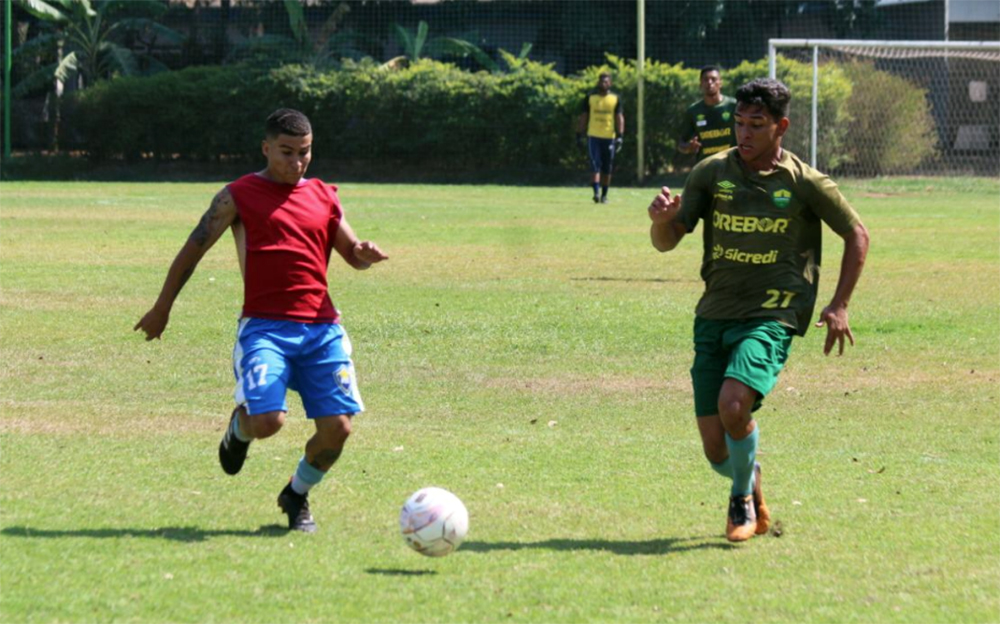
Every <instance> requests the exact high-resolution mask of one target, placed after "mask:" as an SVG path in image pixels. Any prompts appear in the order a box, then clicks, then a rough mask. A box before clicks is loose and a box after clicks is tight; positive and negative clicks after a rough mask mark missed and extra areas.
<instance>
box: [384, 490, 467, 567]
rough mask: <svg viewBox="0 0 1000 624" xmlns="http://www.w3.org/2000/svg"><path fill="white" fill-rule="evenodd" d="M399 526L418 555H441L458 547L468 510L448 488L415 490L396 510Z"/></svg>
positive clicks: (462, 537) (465, 527) (463, 537)
mask: <svg viewBox="0 0 1000 624" xmlns="http://www.w3.org/2000/svg"><path fill="white" fill-rule="evenodd" d="M399 530H400V532H401V533H402V534H403V539H404V540H406V544H407V545H408V546H409V547H410V548H412V549H413V550H415V551H417V552H418V553H420V554H421V555H426V556H428V557H444V556H445V555H447V554H448V553H450V552H452V551H454V550H455V549H456V548H458V546H459V544H461V543H462V540H464V539H465V534H466V533H468V532H469V512H468V511H466V509H465V505H463V504H462V501H460V500H459V499H458V497H457V496H455V495H454V494H452V493H451V492H449V491H448V490H445V489H442V488H437V487H426V488H423V489H420V490H417V491H416V492H414V493H413V496H411V497H410V498H408V499H407V501H406V503H404V504H403V509H402V511H400V512H399Z"/></svg>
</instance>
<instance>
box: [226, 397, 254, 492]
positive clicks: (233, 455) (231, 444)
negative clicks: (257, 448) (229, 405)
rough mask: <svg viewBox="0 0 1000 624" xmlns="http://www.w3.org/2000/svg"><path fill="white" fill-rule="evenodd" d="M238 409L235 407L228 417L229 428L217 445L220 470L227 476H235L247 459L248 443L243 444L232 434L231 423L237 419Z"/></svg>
mask: <svg viewBox="0 0 1000 624" xmlns="http://www.w3.org/2000/svg"><path fill="white" fill-rule="evenodd" d="M239 412H240V407H239V406H236V409H234V410H233V415H232V416H230V417H229V426H227V427H226V433H225V434H224V435H223V436H222V442H220V443H219V463H220V464H221V465H222V470H223V471H225V473H226V474H228V475H234V474H237V473H238V472H239V471H240V470H241V469H242V468H243V462H245V461H246V459H247V449H249V448H250V443H249V442H243V441H241V440H240V439H239V438H237V437H236V434H234V433H233V421H235V420H236V419H237V418H239V416H238V414H239Z"/></svg>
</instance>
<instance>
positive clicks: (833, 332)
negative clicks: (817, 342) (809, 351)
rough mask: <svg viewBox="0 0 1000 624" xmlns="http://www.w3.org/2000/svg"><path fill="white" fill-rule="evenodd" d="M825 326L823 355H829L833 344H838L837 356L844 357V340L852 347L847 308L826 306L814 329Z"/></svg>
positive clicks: (852, 341)
mask: <svg viewBox="0 0 1000 624" xmlns="http://www.w3.org/2000/svg"><path fill="white" fill-rule="evenodd" d="M824 325H826V344H824V345H823V355H830V351H832V350H833V345H834V343H838V344H839V347H840V348H839V349H838V352H837V355H844V338H845V337H846V338H847V340H849V341H850V343H851V346H852V347H853V346H854V334H853V333H851V326H850V324H849V323H848V322H847V308H844V307H840V306H826V307H825V308H823V311H822V312H821V313H820V315H819V321H817V322H816V327H823V326H824Z"/></svg>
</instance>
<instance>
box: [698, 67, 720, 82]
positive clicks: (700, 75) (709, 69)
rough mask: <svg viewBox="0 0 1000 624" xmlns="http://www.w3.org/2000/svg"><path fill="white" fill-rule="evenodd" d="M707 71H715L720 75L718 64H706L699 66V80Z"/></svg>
mask: <svg viewBox="0 0 1000 624" xmlns="http://www.w3.org/2000/svg"><path fill="white" fill-rule="evenodd" d="M709 72H717V73H718V74H719V75H720V76H721V75H722V70H721V69H719V66H718V65H706V66H704V67H702V68H701V73H700V74H698V80H701V79H702V78H704V77H705V74H707V73H709Z"/></svg>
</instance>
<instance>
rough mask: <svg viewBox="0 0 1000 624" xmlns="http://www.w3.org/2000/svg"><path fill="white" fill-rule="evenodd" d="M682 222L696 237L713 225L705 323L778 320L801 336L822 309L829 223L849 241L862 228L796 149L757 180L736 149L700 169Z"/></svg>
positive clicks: (705, 262)
mask: <svg viewBox="0 0 1000 624" xmlns="http://www.w3.org/2000/svg"><path fill="white" fill-rule="evenodd" d="M677 219H678V220H679V221H680V222H681V223H683V224H684V226H685V228H686V229H687V231H688V232H692V231H694V229H695V227H696V226H697V225H698V221H699V220H703V221H704V222H705V228H704V232H703V238H704V244H705V251H704V256H703V259H702V266H701V277H702V279H703V280H705V293H704V294H703V295H702V297H701V301H699V302H698V308H697V310H696V314H697V315H698V316H701V317H703V318H708V319H719V320H728V319H748V318H770V319H775V320H778V321H780V322H781V323H783V324H785V325H787V326H788V327H790V328H792V329H794V330H795V331H796V332H797V333H798V334H799V335H800V336H801V335H805V333H806V329H807V328H808V327H809V321H810V318H811V317H812V313H813V308H814V307H815V304H816V290H817V288H818V286H819V266H820V260H821V258H820V254H821V251H822V223H826V224H827V225H829V226H830V228H832V229H833V231H834V232H836V233H838V234H840V235H844V234H847V233H848V232H850V231H851V230H852V229H853V228H854V226H855V225H857V224H858V223H859V222H860V220H859V219H858V215H857V213H856V212H855V211H854V209H853V208H851V206H850V205H849V204H848V203H847V200H845V199H844V197H843V195H841V194H840V191H839V190H838V189H837V185H836V184H834V183H833V181H832V180H830V178H829V177H827V176H826V175H825V174H823V173H820V172H819V171H816V170H815V169H813V168H812V167H810V166H809V165H807V164H805V163H804V162H802V161H801V160H799V158H798V157H797V156H795V155H794V154H792V153H791V152H789V151H788V150H783V151H782V155H781V159H780V161H779V163H778V165H777V167H776V168H775V169H774V170H772V171H769V172H767V173H757V172H752V171H750V170H749V169H747V168H746V167H745V166H744V165H743V163H742V159H741V158H740V155H739V152H738V150H735V149H731V150H728V151H726V152H721V153H719V154H716V155H715V156H710V157H709V158H706V159H705V160H703V161H701V162H700V163H698V164H697V165H696V166H695V168H694V169H693V170H692V171H691V174H690V176H689V177H688V180H687V184H686V185H685V187H684V193H683V195H682V197H681V209H680V212H679V213H678V215H677Z"/></svg>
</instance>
